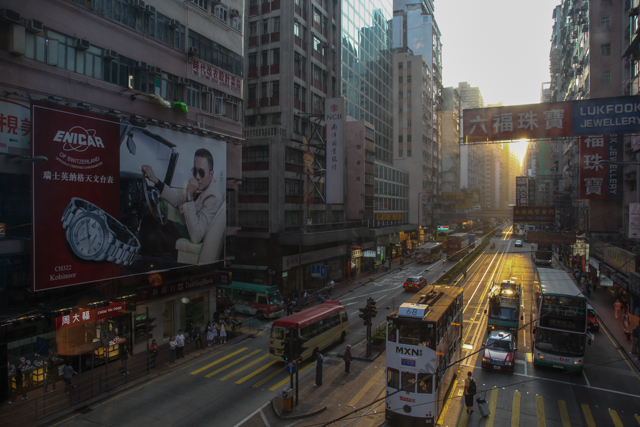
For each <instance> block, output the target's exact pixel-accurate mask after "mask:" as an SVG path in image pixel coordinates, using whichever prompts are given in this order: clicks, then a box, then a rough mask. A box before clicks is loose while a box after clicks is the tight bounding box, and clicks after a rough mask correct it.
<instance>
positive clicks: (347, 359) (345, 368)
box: [342, 345, 353, 374]
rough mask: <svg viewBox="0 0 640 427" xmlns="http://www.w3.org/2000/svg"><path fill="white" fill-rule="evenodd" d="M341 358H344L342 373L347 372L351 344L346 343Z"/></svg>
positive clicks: (349, 362)
mask: <svg viewBox="0 0 640 427" xmlns="http://www.w3.org/2000/svg"><path fill="white" fill-rule="evenodd" d="M342 360H344V373H345V374H348V373H349V368H350V367H351V361H352V360H353V359H352V358H351V346H350V345H348V346H347V349H346V350H345V351H344V356H342Z"/></svg>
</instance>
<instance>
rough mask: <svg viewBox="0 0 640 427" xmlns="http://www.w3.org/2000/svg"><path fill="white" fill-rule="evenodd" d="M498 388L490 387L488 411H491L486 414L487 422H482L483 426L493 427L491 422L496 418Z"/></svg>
mask: <svg viewBox="0 0 640 427" xmlns="http://www.w3.org/2000/svg"><path fill="white" fill-rule="evenodd" d="M498 391H499V390H498V389H497V388H495V387H494V388H492V389H491V396H489V411H490V412H491V413H490V414H489V415H488V416H487V422H486V423H485V424H484V425H485V427H493V424H494V422H495V420H496V408H497V407H498Z"/></svg>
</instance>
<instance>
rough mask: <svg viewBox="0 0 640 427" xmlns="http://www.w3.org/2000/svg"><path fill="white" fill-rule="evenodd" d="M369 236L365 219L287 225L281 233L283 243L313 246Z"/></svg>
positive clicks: (281, 242)
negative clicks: (301, 225)
mask: <svg viewBox="0 0 640 427" xmlns="http://www.w3.org/2000/svg"><path fill="white" fill-rule="evenodd" d="M367 236H369V227H368V226H367V223H366V222H364V221H352V222H339V223H331V224H313V225H307V226H304V227H299V226H295V227H285V231H284V232H283V233H280V244H281V245H292V246H297V245H299V244H300V243H301V242H302V246H313V245H320V244H325V243H335V242H342V241H345V240H347V241H351V240H352V239H357V238H361V237H367Z"/></svg>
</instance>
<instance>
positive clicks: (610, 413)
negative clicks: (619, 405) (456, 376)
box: [458, 387, 640, 427]
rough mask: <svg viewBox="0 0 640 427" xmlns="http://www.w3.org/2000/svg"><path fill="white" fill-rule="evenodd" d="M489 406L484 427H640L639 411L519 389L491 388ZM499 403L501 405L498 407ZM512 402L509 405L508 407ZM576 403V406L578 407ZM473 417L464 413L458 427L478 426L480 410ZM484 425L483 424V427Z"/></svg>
mask: <svg viewBox="0 0 640 427" xmlns="http://www.w3.org/2000/svg"><path fill="white" fill-rule="evenodd" d="M486 400H487V405H488V407H489V411H490V414H489V415H488V416H487V417H486V418H484V426H485V427H494V426H507V425H510V426H511V427H519V426H533V425H536V426H538V427H546V426H547V425H549V426H556V425H557V426H562V427H572V426H586V427H598V426H611V425H613V426H614V427H623V426H627V427H629V426H640V415H638V411H637V408H625V409H622V410H621V409H618V410H616V409H613V408H602V407H591V406H590V405H588V404H585V403H579V402H575V401H569V402H568V401H567V400H566V399H556V398H552V397H545V396H542V395H539V394H532V393H524V392H521V391H518V390H507V389H500V388H496V387H494V388H492V389H491V390H490V391H488V399H486ZM498 403H500V406H498ZM509 403H510V404H509ZM576 403H577V407H576ZM474 405H475V406H476V410H475V411H474V412H473V413H472V414H471V415H469V414H467V413H466V411H463V412H462V415H461V416H460V420H459V422H458V427H467V426H468V425H469V426H470V425H478V418H479V417H480V415H479V414H478V413H479V411H478V410H477V404H476V403H474ZM480 425H482V423H481V424H480Z"/></svg>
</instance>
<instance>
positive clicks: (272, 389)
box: [269, 362, 313, 391]
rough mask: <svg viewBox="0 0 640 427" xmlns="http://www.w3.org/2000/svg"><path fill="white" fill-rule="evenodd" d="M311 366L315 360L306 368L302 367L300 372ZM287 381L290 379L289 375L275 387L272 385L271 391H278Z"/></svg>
mask: <svg viewBox="0 0 640 427" xmlns="http://www.w3.org/2000/svg"><path fill="white" fill-rule="evenodd" d="M310 366H313V362H311V363H309V364H308V365H307V366H305V367H304V368H302V369H300V370H299V371H298V372H302V371H304V370H306V369H307V368H309V367H310ZM287 381H289V376H287V378H285V379H283V380H282V381H280V382H279V383H278V384H276V385H274V386H273V387H271V388H270V389H269V391H276V390H277V389H279V388H280V387H282V386H283V385H284V384H285V383H286V382H287Z"/></svg>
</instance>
